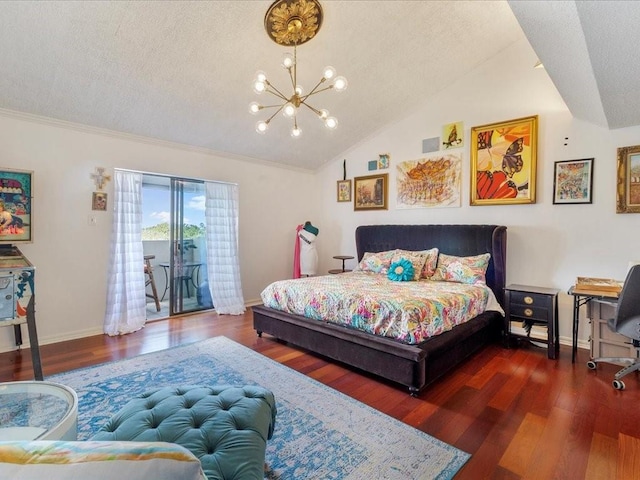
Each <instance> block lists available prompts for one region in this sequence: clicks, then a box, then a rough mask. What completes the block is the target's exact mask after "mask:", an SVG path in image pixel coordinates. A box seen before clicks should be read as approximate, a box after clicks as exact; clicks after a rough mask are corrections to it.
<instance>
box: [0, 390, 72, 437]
mask: <svg viewBox="0 0 640 480" xmlns="http://www.w3.org/2000/svg"><path fill="white" fill-rule="evenodd" d="M77 433H78V396H77V395H76V392H74V391H73V390H72V389H71V388H69V387H67V386H65V385H61V384H59V383H53V382H46V381H23V382H6V383H0V440H69V441H73V440H76V438H77Z"/></svg>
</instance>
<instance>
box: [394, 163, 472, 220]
mask: <svg viewBox="0 0 640 480" xmlns="http://www.w3.org/2000/svg"><path fill="white" fill-rule="evenodd" d="M461 179H462V152H456V153H452V152H440V153H438V154H434V155H430V156H429V157H426V158H422V159H420V160H410V161H406V162H400V163H399V164H398V165H397V170H396V192H397V200H396V208H398V209H405V208H428V207H460V206H461V201H460V198H461V196H462V195H461V191H460V190H461V185H462V182H461Z"/></svg>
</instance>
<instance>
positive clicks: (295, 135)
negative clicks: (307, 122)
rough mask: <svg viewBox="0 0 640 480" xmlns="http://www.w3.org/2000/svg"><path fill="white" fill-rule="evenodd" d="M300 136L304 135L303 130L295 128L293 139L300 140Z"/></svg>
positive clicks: (292, 133)
mask: <svg viewBox="0 0 640 480" xmlns="http://www.w3.org/2000/svg"><path fill="white" fill-rule="evenodd" d="M300 135H302V129H301V128H300V127H293V128H292V129H291V136H292V137H293V138H298V137H299V136H300Z"/></svg>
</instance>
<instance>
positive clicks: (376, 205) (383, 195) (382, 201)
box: [353, 173, 389, 210]
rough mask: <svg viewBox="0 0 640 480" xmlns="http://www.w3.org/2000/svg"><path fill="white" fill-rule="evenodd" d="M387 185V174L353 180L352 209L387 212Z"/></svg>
mask: <svg viewBox="0 0 640 480" xmlns="http://www.w3.org/2000/svg"><path fill="white" fill-rule="evenodd" d="M388 183H389V174H388V173H383V174H378V175H368V176H366V177H356V178H354V179H353V209H354V210H387V209H388V208H389V203H388V199H389V191H388V190H389V189H388Z"/></svg>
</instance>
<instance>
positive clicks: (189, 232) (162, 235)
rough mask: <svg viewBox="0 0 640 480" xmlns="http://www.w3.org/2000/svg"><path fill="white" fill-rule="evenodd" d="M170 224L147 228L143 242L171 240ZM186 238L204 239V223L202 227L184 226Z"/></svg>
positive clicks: (143, 233)
mask: <svg viewBox="0 0 640 480" xmlns="http://www.w3.org/2000/svg"><path fill="white" fill-rule="evenodd" d="M169 232H170V228H169V222H165V223H159V224H157V225H154V226H153V227H146V228H143V229H142V240H169ZM183 232H184V238H185V239H188V238H198V237H204V234H205V228H204V223H201V224H200V225H191V224H185V225H183Z"/></svg>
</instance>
